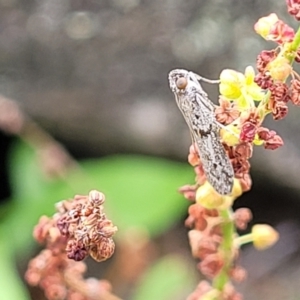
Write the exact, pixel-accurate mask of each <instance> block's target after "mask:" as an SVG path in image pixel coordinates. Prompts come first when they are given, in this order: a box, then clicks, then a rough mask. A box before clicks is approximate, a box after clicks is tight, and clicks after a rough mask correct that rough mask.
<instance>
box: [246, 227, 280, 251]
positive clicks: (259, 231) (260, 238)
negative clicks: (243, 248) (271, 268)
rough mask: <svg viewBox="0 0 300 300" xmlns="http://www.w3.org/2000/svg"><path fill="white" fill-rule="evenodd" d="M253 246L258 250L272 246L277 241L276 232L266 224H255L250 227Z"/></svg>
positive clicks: (277, 235)
mask: <svg viewBox="0 0 300 300" xmlns="http://www.w3.org/2000/svg"><path fill="white" fill-rule="evenodd" d="M251 233H252V238H253V245H254V247H255V248H256V249H258V250H265V249H267V248H269V247H271V246H273V245H274V244H275V243H276V242H277V241H278V239H279V234H278V232H277V231H276V230H275V229H274V228H273V227H271V226H270V225H267V224H256V225H254V226H253V227H252V231H251Z"/></svg>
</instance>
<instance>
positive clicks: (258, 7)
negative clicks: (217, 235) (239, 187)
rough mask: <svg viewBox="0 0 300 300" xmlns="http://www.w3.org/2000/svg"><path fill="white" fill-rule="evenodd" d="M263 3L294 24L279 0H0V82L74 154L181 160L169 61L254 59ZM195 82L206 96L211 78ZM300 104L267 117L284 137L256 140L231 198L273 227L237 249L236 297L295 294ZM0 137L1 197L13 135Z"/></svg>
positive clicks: (237, 63) (220, 65)
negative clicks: (244, 271)
mask: <svg viewBox="0 0 300 300" xmlns="http://www.w3.org/2000/svg"><path fill="white" fill-rule="evenodd" d="M271 12H276V13H277V14H278V16H279V17H280V18H281V19H283V20H288V22H289V23H290V24H291V25H292V26H294V27H295V28H297V26H298V24H297V23H295V22H294V21H293V20H292V17H289V16H288V14H287V12H286V4H285V1H284V0H276V1H274V0H265V1H258V0H256V1H255V0H226V1H224V0H201V1H200V0H198V1H196V0H187V1H186V0H165V1H161V0H94V1H92V0H39V1H33V0H22V1H21V0H0V93H1V94H2V95H4V96H5V97H8V98H10V99H13V100H15V101H17V103H18V104H19V105H20V106H21V107H22V109H23V110H24V111H25V112H26V113H27V114H28V115H29V116H30V117H31V118H32V119H34V120H35V121H36V122H37V123H38V124H39V125H40V126H41V127H43V128H44V129H46V130H47V131H48V132H49V133H50V134H51V135H52V136H54V137H55V138H56V139H57V140H58V141H59V142H61V143H62V144H63V145H64V146H65V147H66V148H67V149H68V150H69V151H70V152H71V154H72V155H73V156H75V157H76V158H87V157H101V156H106V155H110V154H120V153H127V154H128V153H130V154H145V155H149V156H159V157H165V158H168V159H172V160H176V161H186V157H187V153H188V147H189V144H190V136H189V133H188V129H187V126H186V124H185V123H184V121H183V118H182V116H181V115H180V112H179V110H178V109H177V107H176V104H175V100H174V97H173V94H172V93H171V92H170V91H169V87H168V82H167V75H168V72H169V71H170V70H171V69H174V68H177V67H180V68H181V67H182V68H185V69H189V70H193V71H195V72H196V73H199V74H201V75H202V76H205V77H207V78H213V79H215V78H218V75H219V74H220V72H221V71H222V70H223V69H224V68H232V69H236V70H238V71H240V72H244V69H245V67H246V66H248V65H252V66H255V60H256V56H257V54H258V53H259V52H260V51H261V50H263V49H267V48H271V47H275V44H274V45H273V44H270V43H269V44H267V43H266V42H265V41H264V40H263V39H262V38H261V37H259V36H257V35H256V34H255V32H254V30H253V25H254V23H255V22H256V21H257V19H258V18H259V17H262V16H265V15H268V14H270V13H271ZM204 88H205V89H206V91H207V92H208V93H209V94H210V95H211V98H212V100H213V101H215V103H216V99H217V95H218V88H217V86H211V85H206V84H205V85H204ZM299 115H300V108H297V107H291V109H290V113H289V115H288V117H287V118H286V119H284V120H283V121H280V122H275V121H273V120H272V119H271V118H269V119H268V120H267V121H266V126H267V127H269V128H271V129H275V130H276V131H277V132H278V134H279V135H281V136H282V137H283V139H284V142H285V145H284V146H283V147H282V148H281V149H278V150H276V151H270V150H264V149H261V148H258V147H257V148H255V151H254V156H253V158H252V159H251V163H252V172H251V173H252V177H253V189H252V190H251V191H250V192H248V193H247V194H246V195H244V196H243V197H242V198H241V199H240V200H238V202H237V203H236V206H237V207H238V206H248V207H251V208H252V210H253V213H254V216H255V219H254V222H256V223H257V222H261V223H262V222H268V223H271V224H272V225H274V226H276V228H277V229H278V230H279V231H280V233H281V240H280V242H279V243H278V245H277V246H275V247H274V248H272V249H270V250H269V251H266V252H265V253H257V251H255V250H253V249H252V247H249V248H246V249H245V251H244V253H243V254H242V258H241V263H242V264H243V265H244V266H246V267H249V272H250V274H249V280H248V281H247V282H246V283H245V284H244V285H243V287H242V288H243V289H244V290H245V291H246V297H245V298H246V299H257V295H261V296H260V299H300V296H297V295H298V294H299V290H300V288H299V287H300V279H299V278H300V276H299V273H300V264H299V259H300V256H299V249H300V240H299V233H300V231H299V216H300V200H299V197H300V181H299V177H300V176H299V173H300V159H299V158H300V133H299V130H298V128H299V121H298V120H299ZM0 138H1V148H2V149H1V151H2V158H4V159H3V160H2V162H1V168H2V169H1V176H2V177H1V191H0V193H1V195H2V198H7V197H8V196H9V194H10V186H9V182H8V180H7V175H6V171H5V170H6V153H7V149H8V145H9V143H10V142H11V141H12V138H11V137H8V136H7V135H5V134H3V135H1V136H0ZM182 223H183V222H182ZM287 286H288V291H287ZM253 287H254V288H253ZM252 293H253V295H252ZM255 295H256V296H255Z"/></svg>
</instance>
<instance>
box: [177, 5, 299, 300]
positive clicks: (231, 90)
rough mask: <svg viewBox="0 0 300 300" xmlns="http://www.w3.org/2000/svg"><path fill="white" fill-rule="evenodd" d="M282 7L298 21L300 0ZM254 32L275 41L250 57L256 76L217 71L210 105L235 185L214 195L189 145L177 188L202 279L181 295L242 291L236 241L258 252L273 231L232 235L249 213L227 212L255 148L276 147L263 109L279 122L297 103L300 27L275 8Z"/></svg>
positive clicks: (244, 182) (264, 228)
mask: <svg viewBox="0 0 300 300" xmlns="http://www.w3.org/2000/svg"><path fill="white" fill-rule="evenodd" d="M287 6H288V11H289V13H290V14H291V15H293V16H294V17H295V18H296V19H297V20H300V1H299V0H287ZM254 29H255V31H256V32H257V33H258V34H260V35H261V36H262V37H263V38H264V39H266V40H269V41H273V42H275V43H276V48H275V49H273V50H263V51H262V52H261V53H260V54H259V55H258V57H257V61H256V68H257V71H258V73H257V74H256V73H255V71H254V69H253V68H252V67H247V68H246V70H245V73H244V74H243V73H240V72H237V71H234V70H230V69H226V70H223V71H222V73H221V75H220V85H219V91H220V98H219V106H217V107H216V109H215V118H216V121H217V122H218V123H219V124H220V128H222V129H221V130H220V136H221V140H222V143H223V146H224V149H225V150H226V153H227V155H228V157H229V158H230V161H231V164H232V166H233V170H234V177H235V178H234V184H233V188H232V192H231V194H229V195H219V194H218V193H217V192H216V191H215V190H214V189H213V187H212V186H211V185H210V184H209V182H208V181H207V179H206V175H205V172H204V170H203V167H202V164H201V160H200V158H199V155H198V150H197V146H196V145H192V146H191V147H190V151H189V156H188V161H189V163H190V164H191V165H192V166H193V167H194V169H195V173H196V183H195V184H194V185H186V186H183V187H182V188H180V192H181V193H182V194H183V195H184V196H185V197H186V198H187V199H189V200H191V201H193V202H194V203H193V204H192V205H191V206H190V208H189V216H188V218H187V220H186V226H187V227H189V228H190V229H191V230H190V231H189V241H190V246H191V249H192V254H193V256H194V257H195V258H197V259H199V260H200V262H199V264H198V268H199V270H200V271H201V272H202V274H203V275H205V276H206V278H207V279H209V280H211V281H212V283H209V282H208V281H201V282H200V283H199V285H198V286H197V288H196V289H195V291H194V292H193V293H192V294H191V295H190V296H189V298H188V300H194V299H197V300H199V299H218V300H219V299H220V300H225V299H226V300H233V299H234V300H239V299H242V296H241V295H240V294H239V293H237V292H236V291H235V289H234V287H233V285H232V283H231V282H232V280H234V281H238V282H239V281H242V280H244V278H245V277H246V271H245V270H244V269H243V268H242V267H240V266H239V265H238V264H237V261H236V258H237V257H238V255H239V249H240V246H241V245H243V244H245V243H249V242H251V243H253V245H254V247H255V248H256V249H258V250H264V249H266V248H268V247H270V246H272V245H273V244H274V243H275V242H276V241H277V240H278V233H277V232H276V231H275V230H274V229H273V228H272V227H271V226H269V225H266V224H257V225H254V226H253V227H252V229H251V233H249V234H245V235H240V236H239V235H238V234H237V231H236V230H237V229H238V230H245V229H246V228H247V226H248V223H249V221H250V220H251V218H252V214H251V211H250V210H249V209H247V208H240V209H238V210H236V211H235V212H232V210H231V207H232V204H233V201H235V200H236V198H238V197H239V196H240V195H241V194H242V193H243V192H245V191H248V190H249V189H250V188H251V182H252V181H251V177H250V175H249V171H250V162H249V159H250V158H251V156H252V153H253V148H254V146H263V147H264V148H265V149H270V150H275V149H277V148H278V147H280V146H282V145H283V140H282V138H281V137H280V136H279V135H278V134H277V133H276V132H275V131H274V130H271V129H268V128H266V127H264V126H263V122H264V119H265V117H266V116H267V115H268V114H271V115H272V116H273V119H274V120H281V119H283V118H284V117H285V116H286V115H287V114H288V103H292V104H294V105H300V76H299V75H298V74H297V73H296V72H295V71H294V70H293V68H292V63H293V62H294V61H296V62H300V47H299V46H300V29H299V30H298V32H297V33H295V32H294V29H293V28H291V27H290V26H289V25H287V24H286V23H284V22H283V21H282V20H280V19H279V18H278V17H277V15H276V14H270V15H269V16H267V17H264V18H261V19H260V20H258V22H257V23H256V24H255V27H254Z"/></svg>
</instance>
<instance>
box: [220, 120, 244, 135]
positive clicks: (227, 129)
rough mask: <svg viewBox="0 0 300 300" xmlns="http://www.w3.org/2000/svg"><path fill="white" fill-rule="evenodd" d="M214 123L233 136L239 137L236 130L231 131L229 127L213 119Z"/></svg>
mask: <svg viewBox="0 0 300 300" xmlns="http://www.w3.org/2000/svg"><path fill="white" fill-rule="evenodd" d="M215 122H216V125H217V126H218V127H219V128H220V129H224V130H226V131H227V132H229V133H230V134H232V135H233V136H235V137H236V138H238V139H239V138H240V137H239V135H238V134H237V133H236V132H233V131H232V130H231V129H229V128H228V127H226V126H225V125H223V124H221V123H219V122H218V121H215Z"/></svg>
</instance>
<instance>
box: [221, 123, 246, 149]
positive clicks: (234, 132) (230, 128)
mask: <svg viewBox="0 0 300 300" xmlns="http://www.w3.org/2000/svg"><path fill="white" fill-rule="evenodd" d="M240 131H241V130H240V129H239V128H238V127H237V126H234V125H232V124H229V125H227V126H226V128H222V129H221V130H220V135H221V138H222V141H223V142H225V143H226V144H227V145H228V146H236V145H237V144H239V143H240Z"/></svg>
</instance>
